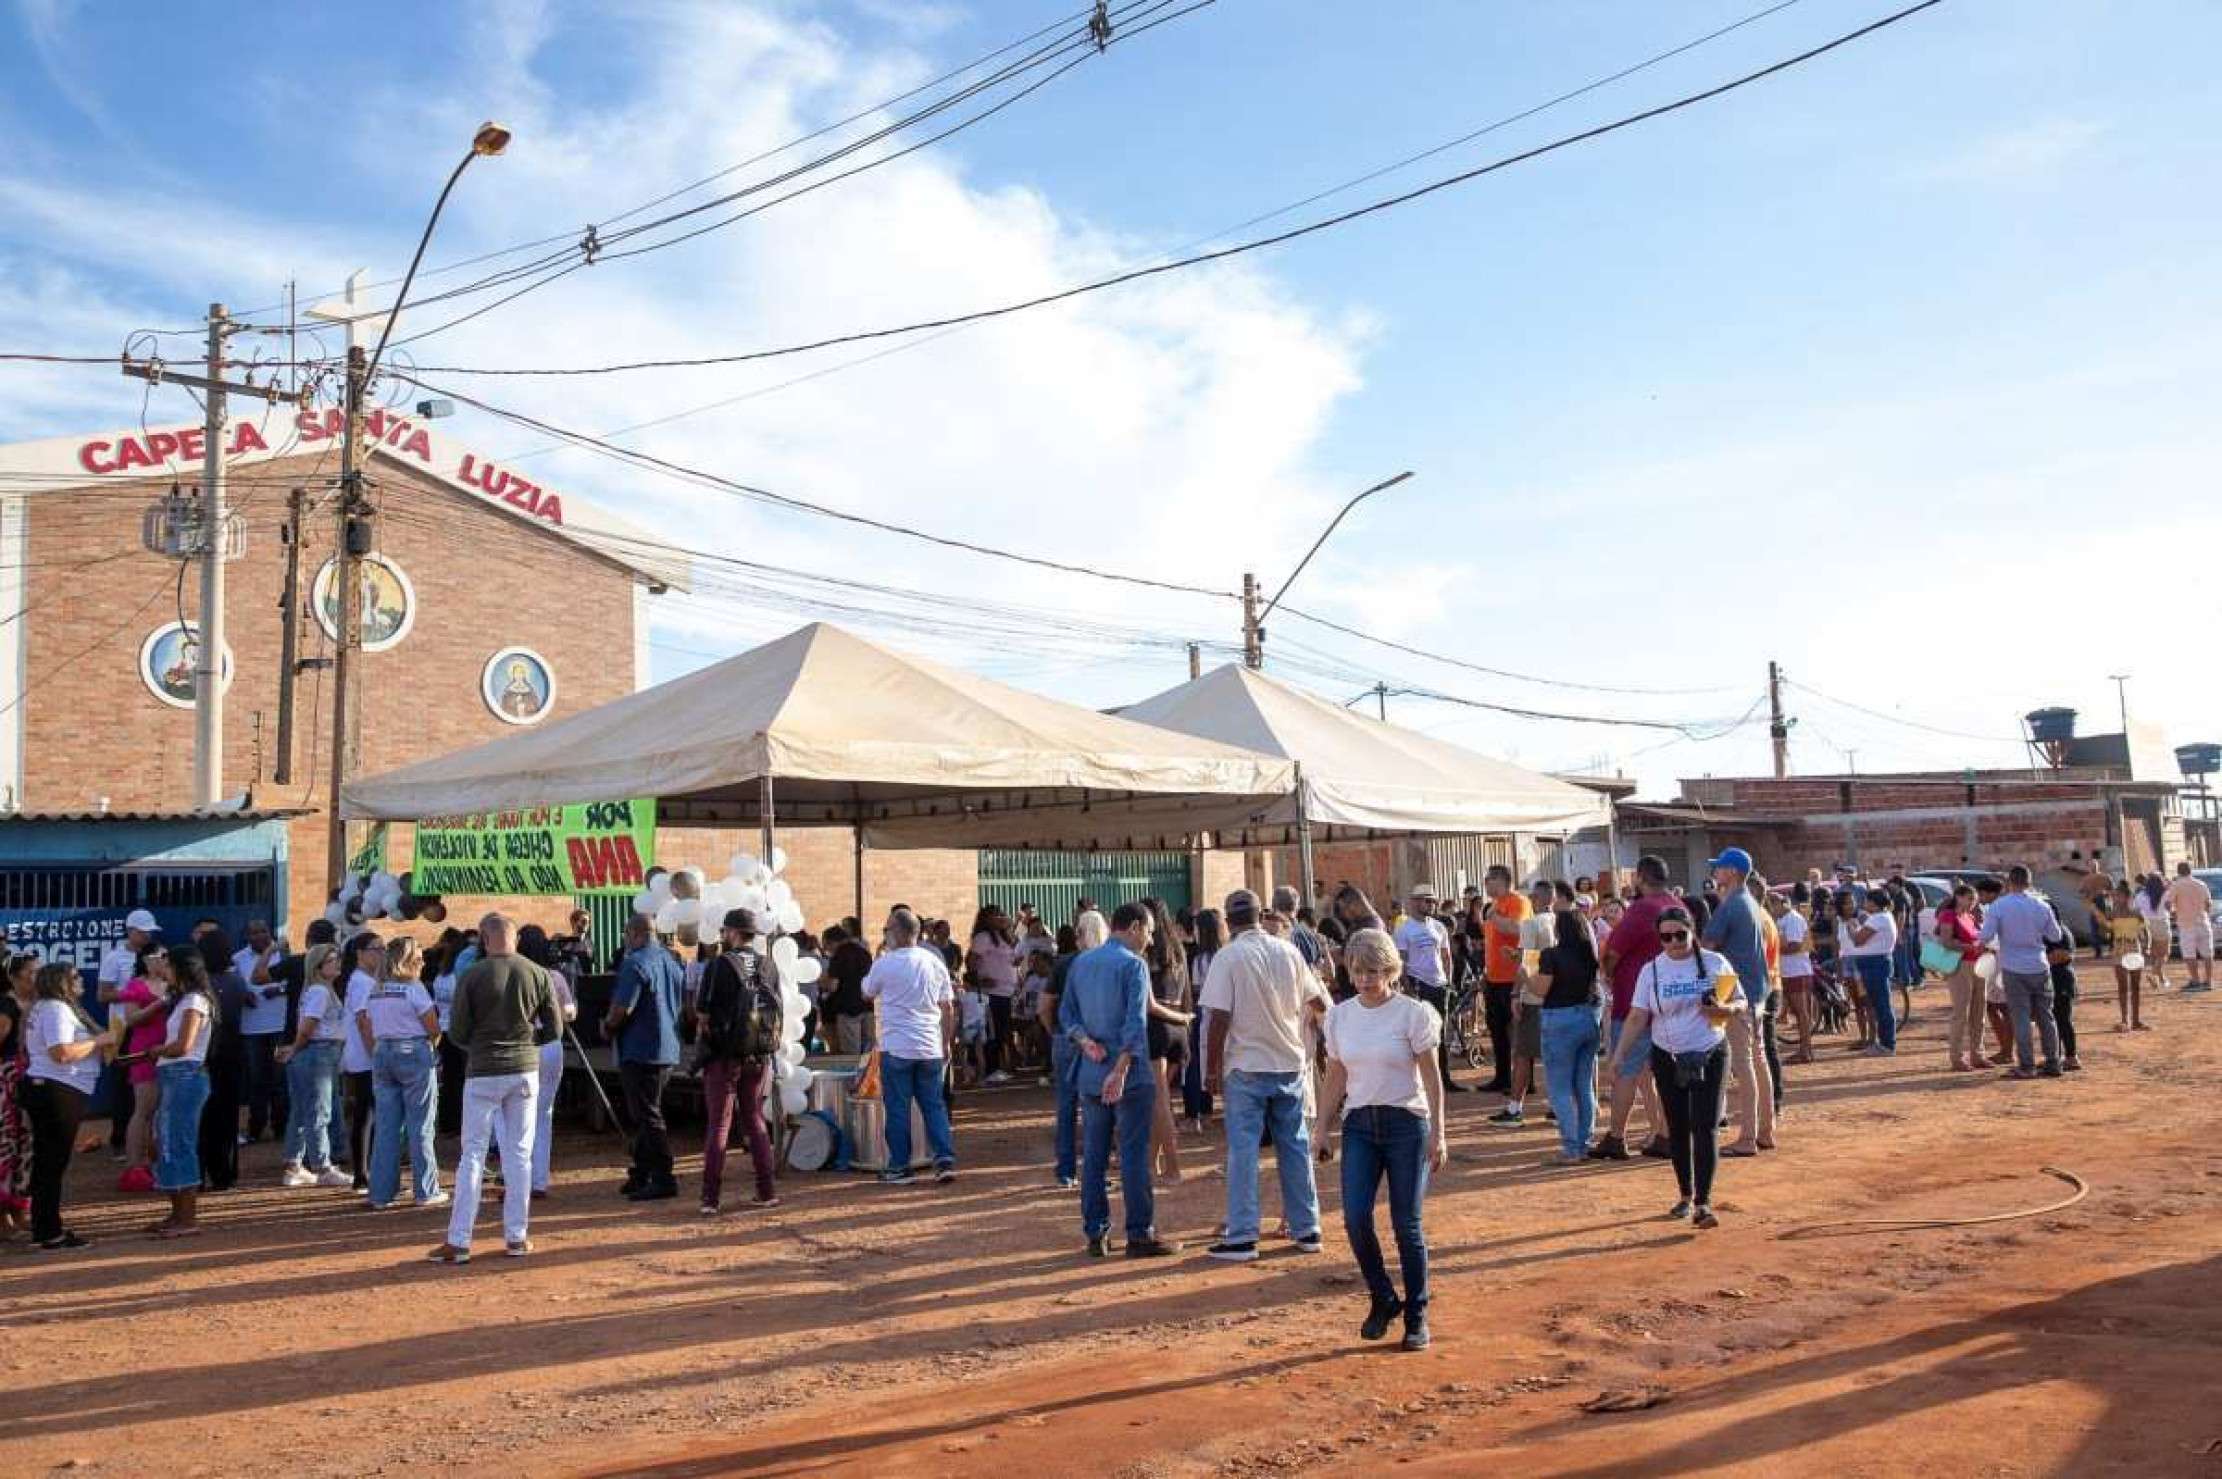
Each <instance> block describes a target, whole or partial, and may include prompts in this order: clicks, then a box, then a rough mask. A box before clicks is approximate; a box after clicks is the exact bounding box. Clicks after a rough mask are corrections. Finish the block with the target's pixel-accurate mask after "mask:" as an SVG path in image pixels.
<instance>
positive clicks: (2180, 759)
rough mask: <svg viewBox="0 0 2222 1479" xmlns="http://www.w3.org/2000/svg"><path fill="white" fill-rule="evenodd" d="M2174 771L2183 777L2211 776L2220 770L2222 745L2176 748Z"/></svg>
mask: <svg viewBox="0 0 2222 1479" xmlns="http://www.w3.org/2000/svg"><path fill="white" fill-rule="evenodd" d="M2176 769H2178V770H2180V771H2182V772H2183V773H2184V774H2185V775H2213V774H2214V773H2215V772H2216V771H2218V770H2222V745H2207V744H2200V745H2178V746H2176Z"/></svg>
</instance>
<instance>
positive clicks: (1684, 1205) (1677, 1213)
mask: <svg viewBox="0 0 2222 1479" xmlns="http://www.w3.org/2000/svg"><path fill="white" fill-rule="evenodd" d="M1689 1215H1690V1199H1689V1198H1688V1197H1684V1198H1682V1200H1681V1201H1679V1202H1676V1203H1675V1204H1674V1205H1673V1206H1671V1207H1669V1208H1667V1216H1669V1217H1671V1218H1673V1219H1674V1220H1675V1221H1677V1222H1680V1221H1681V1220H1682V1219H1684V1218H1686V1217H1688V1216H1689Z"/></svg>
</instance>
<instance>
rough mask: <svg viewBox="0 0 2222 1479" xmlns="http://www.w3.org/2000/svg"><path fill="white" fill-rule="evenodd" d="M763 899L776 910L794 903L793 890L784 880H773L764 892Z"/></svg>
mask: <svg viewBox="0 0 2222 1479" xmlns="http://www.w3.org/2000/svg"><path fill="white" fill-rule="evenodd" d="M764 897H765V898H766V899H767V900H769V901H770V902H771V906H772V907H773V908H774V909H777V908H778V907H779V906H780V905H782V904H789V903H793V902H794V898H795V890H794V888H793V887H792V886H791V885H790V884H789V883H788V882H787V880H786V879H784V878H774V879H773V880H772V881H771V884H770V886H768V887H767V888H766V889H765V890H764Z"/></svg>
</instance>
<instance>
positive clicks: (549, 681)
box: [478, 647, 556, 724]
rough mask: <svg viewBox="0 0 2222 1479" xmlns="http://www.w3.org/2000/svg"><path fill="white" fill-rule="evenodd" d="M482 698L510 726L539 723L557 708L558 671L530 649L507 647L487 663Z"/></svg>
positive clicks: (480, 682) (480, 685)
mask: <svg viewBox="0 0 2222 1479" xmlns="http://www.w3.org/2000/svg"><path fill="white" fill-rule="evenodd" d="M478 691H479V696H480V697H481V698H483V699H485V700H486V707H487V708H489V709H492V710H493V711H494V713H495V715H496V717H498V718H500V719H501V720H503V721H504V722H505V723H509V724H537V723H539V722H540V720H542V719H543V718H545V717H547V713H548V711H549V710H550V709H552V708H554V707H555V697H556V681H555V669H553V668H551V667H549V666H548V660H547V659H546V658H544V657H542V656H541V655H540V654H539V653H537V652H535V651H533V650H532V649H531V648H529V647H504V648H503V649H502V650H501V651H499V652H497V653H495V654H494V655H493V656H492V657H490V658H488V659H487V660H486V667H485V669H484V671H482V672H481V673H480V674H479V679H478Z"/></svg>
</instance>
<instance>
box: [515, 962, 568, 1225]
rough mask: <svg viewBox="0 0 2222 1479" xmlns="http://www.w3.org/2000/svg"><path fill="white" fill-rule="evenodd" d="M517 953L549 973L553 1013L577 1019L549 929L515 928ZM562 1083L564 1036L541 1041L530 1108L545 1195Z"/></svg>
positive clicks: (537, 1189) (535, 1169) (535, 1185)
mask: <svg viewBox="0 0 2222 1479" xmlns="http://www.w3.org/2000/svg"><path fill="white" fill-rule="evenodd" d="M517 953H518V954H519V955H522V956H523V957H524V958H525V959H527V960H529V961H531V962H532V963H533V964H534V965H536V966H539V967H540V968H541V969H542V970H544V971H546V972H547V973H548V986H549V988H550V989H551V990H552V991H554V993H555V1004H556V1015H557V1016H558V1017H559V1018H560V1019H561V1020H562V1023H563V1025H564V1026H565V1027H566V1028H568V1027H569V1026H570V1024H571V1023H573V1022H575V1021H577V1020H578V1016H579V999H578V997H577V995H576V994H575V993H573V991H572V990H571V978H570V977H569V976H567V975H565V974H564V973H563V971H562V970H561V969H560V968H559V966H558V965H557V963H556V953H555V943H554V942H553V941H552V940H550V939H549V938H548V932H547V931H546V930H544V929H542V928H540V926H538V925H536V924H528V925H526V926H525V927H524V928H523V929H520V930H519V931H517ZM562 1087H563V1039H562V1038H561V1037H558V1038H556V1040H555V1041H554V1042H544V1043H542V1044H541V1045H540V1083H539V1089H540V1094H539V1097H538V1098H536V1099H535V1100H534V1101H533V1110H534V1112H535V1113H536V1114H538V1115H539V1120H538V1122H537V1123H536V1124H535V1125H534V1126H533V1137H532V1194H533V1195H534V1196H536V1197H545V1196H547V1194H548V1188H549V1187H550V1186H552V1185H553V1184H554V1182H553V1181H552V1179H551V1177H552V1169H551V1168H552V1167H553V1165H554V1157H555V1110H556V1094H557V1092H558V1091H559V1090H561V1089H562Z"/></svg>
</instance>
